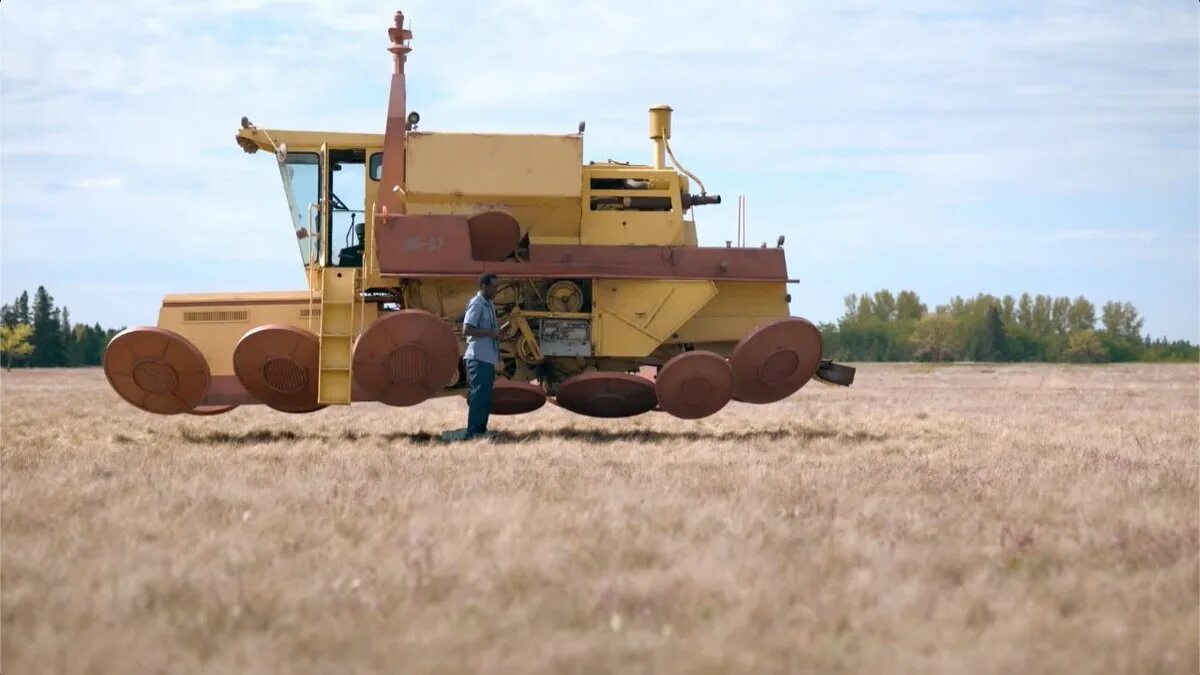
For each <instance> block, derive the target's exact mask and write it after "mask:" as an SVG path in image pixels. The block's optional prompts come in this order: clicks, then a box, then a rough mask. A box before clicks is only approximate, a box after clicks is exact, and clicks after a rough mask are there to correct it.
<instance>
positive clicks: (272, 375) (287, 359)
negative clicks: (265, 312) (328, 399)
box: [233, 325, 321, 413]
mask: <svg viewBox="0 0 1200 675" xmlns="http://www.w3.org/2000/svg"><path fill="white" fill-rule="evenodd" d="M319 354H320V340H319V338H317V336H316V335H314V334H312V333H310V332H308V331H306V330H303V329H301V328H295V327H293V326H282V325H267V326H259V327H257V328H254V329H252V330H250V331H249V332H247V333H246V334H245V335H243V336H242V339H241V340H239V341H238V344H237V347H235V348H234V350H233V371H234V373H235V374H236V376H237V378H238V381H239V382H241V384H242V386H243V387H245V389H246V391H247V392H248V393H249V394H250V395H251V396H253V397H254V398H256V399H258V400H259V401H262V402H263V403H265V404H266V405H268V406H270V407H271V408H274V409H275V410H279V411H282V412H293V413H299V412H311V411H313V410H318V409H319V408H320V407H321V406H318V405H317V372H318V367H319Z"/></svg>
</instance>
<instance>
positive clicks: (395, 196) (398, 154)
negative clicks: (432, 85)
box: [379, 12, 412, 214]
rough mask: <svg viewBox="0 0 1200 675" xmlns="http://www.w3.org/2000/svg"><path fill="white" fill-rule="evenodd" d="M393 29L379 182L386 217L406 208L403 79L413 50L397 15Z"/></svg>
mask: <svg viewBox="0 0 1200 675" xmlns="http://www.w3.org/2000/svg"><path fill="white" fill-rule="evenodd" d="M394 23H395V25H394V26H393V27H392V28H389V29H388V39H389V40H390V42H391V44H390V46H389V47H388V51H389V52H391V53H392V73H393V74H392V87H391V92H390V93H389V95H388V112H387V124H386V125H385V126H384V131H383V167H382V175H381V177H380V182H379V185H380V187H379V205H380V206H381V207H383V209H384V210H385V211H386V212H387V213H392V214H396V213H404V210H405V204H404V198H403V195H402V194H401V192H400V191H399V190H394V189H393V188H396V187H397V186H399V187H400V188H401V189H403V186H404V184H405V176H404V168H405V144H406V142H407V141H406V136H407V134H408V119H407V118H408V103H407V101H406V100H405V99H406V95H407V94H406V88H407V82H406V81H405V77H404V63H405V61H406V60H407V59H408V53H409V52H410V51H412V49H411V48H410V47H409V46H408V41H409V40H411V39H412V31H409V30H406V29H405V28H404V14H403V13H401V12H396V16H395V21H394Z"/></svg>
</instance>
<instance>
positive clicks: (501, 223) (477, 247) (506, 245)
mask: <svg viewBox="0 0 1200 675" xmlns="http://www.w3.org/2000/svg"><path fill="white" fill-rule="evenodd" d="M467 234H468V238H469V239H470V241H471V257H472V258H474V259H475V260H485V261H500V260H504V259H505V258H507V257H509V256H510V255H512V254H513V251H516V250H517V245H518V244H520V243H521V226H520V225H519V224H518V223H517V221H516V219H515V218H513V217H512V216H510V215H508V214H507V213H501V212H500V211H485V212H484V213H480V214H477V215H474V216H471V217H470V218H468V219H467Z"/></svg>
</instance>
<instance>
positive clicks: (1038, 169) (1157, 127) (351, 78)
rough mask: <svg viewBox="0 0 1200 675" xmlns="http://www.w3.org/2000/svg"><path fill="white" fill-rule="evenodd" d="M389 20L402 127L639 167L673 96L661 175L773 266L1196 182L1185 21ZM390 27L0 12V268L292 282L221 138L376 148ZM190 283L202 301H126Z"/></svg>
mask: <svg viewBox="0 0 1200 675" xmlns="http://www.w3.org/2000/svg"><path fill="white" fill-rule="evenodd" d="M404 4H405V5H406V6H405V7H404V9H405V11H406V14H407V15H408V17H409V19H410V20H411V21H412V24H413V29H414V31H415V33H416V37H415V40H414V42H413V47H414V50H415V51H414V52H413V54H412V55H411V56H410V60H409V69H408V70H409V73H410V104H411V105H412V107H414V108H415V109H417V110H419V111H420V112H421V113H422V118H423V122H422V127H423V128H427V129H430V130H438V129H447V130H449V129H455V130H493V131H539V132H540V131H555V130H561V131H570V130H572V129H574V127H575V124H576V122H577V121H578V120H580V119H586V120H587V121H588V135H587V141H586V150H585V151H586V152H587V153H588V155H589V156H590V157H591V158H599V159H604V158H608V157H612V158H617V159H621V158H624V159H644V158H646V157H647V156H648V155H649V147H648V141H647V140H646V139H645V138H644V135H645V134H644V125H645V123H644V118H645V108H646V106H648V105H649V104H652V103H658V102H666V103H670V104H672V105H673V106H674V107H675V109H676V111H677V112H676V118H675V134H674V135H675V138H674V139H673V145H674V146H675V150H676V152H677V154H678V156H679V158H680V159H681V160H682V161H683V162H684V163H685V164H686V165H687V166H688V168H689V169H691V170H693V171H694V172H696V173H697V174H699V175H700V176H701V177H702V178H704V179H705V180H706V182H707V183H709V187H710V189H711V190H713V191H716V192H723V193H725V194H726V195H727V196H730V197H731V196H732V195H733V194H736V192H740V191H744V192H746V193H748V194H749V195H750V198H751V204H752V207H751V208H752V218H753V220H752V222H751V227H752V229H754V230H755V231H757V232H764V233H765V232H769V233H770V236H771V237H772V238H773V237H774V234H776V233H779V232H782V233H785V234H788V235H789V236H788V242H789V251H790V252H791V255H792V258H791V259H792V260H793V266H795V265H796V264H797V262H796V261H798V260H803V257H802V256H803V255H804V254H805V253H806V246H805V245H807V246H808V247H815V248H819V249H821V250H822V251H825V252H827V254H828V255H844V256H846V257H848V258H850V259H856V262H858V263H860V264H861V263H862V261H861V259H860V258H858V257H857V256H858V252H859V251H861V250H867V249H870V247H872V246H875V247H878V246H881V245H882V242H896V243H900V242H920V243H921V244H925V245H928V246H929V247H930V248H929V250H928V254H929V255H930V256H933V257H935V258H936V257H937V256H940V255H941V256H944V255H948V254H952V253H955V252H957V251H955V250H954V249H952V248H951V247H952V246H963V245H973V244H978V243H979V242H982V241H996V240H1004V239H1006V238H1008V239H1012V238H1013V237H1014V236H1015V234H1016V233H1017V232H1018V231H1019V228H1017V227H1016V226H1014V229H1012V230H1000V231H992V230H989V229H985V228H980V227H978V225H977V224H976V223H974V222H972V221H971V220H970V219H964V218H965V217H964V216H961V215H960V214H961V213H963V211H964V205H966V206H969V205H970V204H972V203H975V202H978V201H981V200H987V199H997V198H1006V199H1010V200H1016V201H1021V200H1038V199H1058V198H1080V199H1088V198H1096V199H1102V198H1105V197H1106V196H1109V195H1113V194H1125V193H1139V194H1168V195H1175V197H1176V198H1178V196H1179V195H1181V194H1183V195H1187V194H1189V191H1191V193H1190V194H1193V195H1194V194H1195V184H1196V182H1197V180H1200V174H1198V169H1197V156H1196V151H1197V137H1198V134H1200V126H1198V124H1200V123H1198V122H1197V119H1198V109H1197V99H1198V96H1200V93H1198V90H1200V83H1198V79H1200V75H1198V66H1197V60H1196V49H1197V35H1196V30H1195V28H1196V20H1197V8H1196V6H1195V5H1194V4H1192V5H1189V6H1184V5H1173V4H1170V3H1167V4H1163V3H1136V2H1131V3H1102V2H1099V1H1097V2H1047V3H1041V2H1036V3H1035V2H1030V3H1017V4H1007V5H1004V6H1002V8H999V6H997V5H996V4H995V3H992V2H982V1H979V2H950V1H948V0H946V1H943V0H920V1H919V2H910V3H905V6H904V9H902V10H901V9H897V6H896V5H895V4H894V3H871V2H852V3H797V2H790V1H786V0H774V1H768V2H757V3H743V4H742V5H739V6H736V7H731V6H730V5H729V4H728V3H725V2H717V1H716V0H697V1H694V2H683V1H682V0H679V1H676V2H656V3H643V4H642V5H639V6H638V8H637V11H628V10H627V8H625V7H624V6H623V5H620V3H617V4H614V3H564V2H558V1H554V0H501V1H499V2H492V3H488V4H486V5H481V4H480V3H474V2H461V3H451V2H433V1H432V0H414V1H413V2H411V3H410V2H405V3H404ZM394 9H395V7H394V5H393V3H390V2H389V3H382V2H377V1H372V2H365V3H353V4H352V5H347V4H346V3H333V2H322V1H319V0H312V1H305V0H218V1H210V2H191V3H163V2H160V1H159V0H128V1H127V2H124V3H121V4H120V5H119V6H116V5H112V4H111V3H108V4H106V3H76V2H68V1H66V0H39V1H38V2H36V3H34V2H15V3H14V2H8V3H3V4H0V38H2V39H0V57H2V59H3V63H4V69H3V72H2V75H0V78H2V80H0V105H2V108H3V109H2V114H3V122H4V124H3V127H2V128H0V134H2V139H0V140H2V142H0V146H2V147H0V159H2V161H3V164H4V169H5V170H4V172H3V175H2V177H0V209H2V215H3V218H2V227H3V238H4V247H3V255H4V260H5V261H6V262H7V261H10V260H15V259H18V258H28V257H30V256H32V255H33V254H34V252H37V251H46V250H56V251H57V253H56V255H58V256H59V257H60V258H62V259H64V260H72V261H76V262H82V261H86V260H88V259H89V258H94V257H116V256H120V257H121V258H122V259H124V260H126V261H127V262H128V263H129V264H137V263H138V261H146V260H152V261H163V260H190V259H194V258H195V256H197V255H201V254H202V255H203V256H204V257H205V260H206V262H207V265H206V267H207V269H209V270H212V269H218V268H220V267H221V266H222V265H225V266H226V267H228V268H229V270H231V272H230V274H234V275H236V274H238V273H240V272H239V270H242V269H245V268H244V267H243V266H244V265H247V264H261V265H278V266H279V267H278V269H279V270H281V273H280V276H281V278H286V279H287V280H288V281H287V283H294V282H295V281H296V279H294V278H293V275H292V273H293V272H294V270H293V269H292V268H291V267H290V266H291V265H292V264H293V257H294V255H295V254H294V242H293V241H292V240H291V239H290V238H289V237H290V232H289V230H288V229H287V223H286V214H285V211H284V204H283V199H282V197H281V195H280V194H279V186H278V179H277V176H276V175H275V174H274V171H273V167H271V166H270V165H269V160H266V159H264V158H263V157H262V156H261V155H258V156H254V157H246V156H245V155H243V154H242V153H241V151H240V150H239V149H237V147H236V146H235V145H234V143H233V133H234V130H235V128H236V124H237V121H238V119H239V118H240V116H241V115H243V114H245V115H248V116H249V117H250V118H251V119H252V120H254V121H255V122H256V123H258V124H260V125H262V126H267V127H285V128H325V129H331V130H364V131H381V130H382V128H383V123H384V113H385V106H386V97H387V90H386V88H387V82H388V75H389V73H390V68H391V66H390V60H389V56H388V54H387V52H386V51H385V49H386V46H387V43H386V32H385V31H386V28H387V26H388V24H389V23H390V20H391V14H392V12H393V10H394ZM63 36H70V37H69V38H66V39H64V37H63ZM749 175H752V176H755V177H763V176H765V177H767V178H768V180H769V183H770V184H769V185H756V184H754V183H752V182H749V179H743V178H742V176H749ZM824 176H838V177H842V178H843V179H845V180H847V181H850V182H851V183H852V184H853V187H852V188H851V189H848V191H846V192H838V193H837V194H836V195H835V196H829V197H824V198H822V197H821V195H819V194H817V195H814V194H812V193H811V191H810V192H806V193H805V194H806V197H807V199H806V201H805V202H802V203H799V202H797V200H796V198H795V196H794V195H792V194H790V192H791V191H790V190H789V189H788V187H787V186H788V185H797V184H799V183H801V182H804V181H814V180H822V177H824ZM873 181H874V182H873ZM77 190H86V194H87V197H86V199H77V198H75V196H76V192H75V191H77ZM729 201H730V202H732V201H733V200H732V199H730V200H729ZM1193 202H1194V197H1193ZM732 214H733V208H732V206H730V205H723V206H722V207H718V208H713V209H710V210H706V211H702V212H700V213H699V214H698V215H699V219H700V221H701V232H702V233H703V234H705V236H709V237H710V239H711V240H712V241H721V240H723V239H724V238H726V236H725V234H724V232H725V231H726V230H728V229H732V222H733V215H732ZM1146 217H1147V218H1149V219H1151V220H1153V218H1154V216H1153V215H1148V216H1146ZM1046 220H1047V221H1057V222H1070V221H1069V219H1067V220H1064V218H1062V217H1059V216H1058V215H1056V214H1048V215H1047V217H1046ZM726 224H728V225H729V227H726ZM1154 227H1155V223H1154V222H1130V223H1126V224H1123V225H1122V226H1120V227H1114V228H1108V227H1104V228H1101V227H1093V226H1092V225H1091V224H1089V223H1086V222H1085V223H1080V224H1079V225H1078V226H1076V225H1072V226H1070V229H1064V230H1063V232H1066V233H1067V234H1063V233H1061V232H1060V234H1059V235H1058V236H1060V237H1062V238H1064V240H1065V239H1071V240H1072V241H1074V242H1076V243H1079V244H1080V245H1086V244H1094V243H1104V242H1106V241H1111V240H1112V239H1113V238H1114V237H1118V235H1116V234H1106V233H1109V232H1110V231H1111V232H1114V233H1115V232H1138V231H1143V230H1146V231H1150V232H1153V231H1155V230H1154ZM1072 232H1074V233H1075V234H1070V233H1072ZM1083 232H1092V233H1093V234H1092V235H1089V236H1083V235H1080V234H1079V233H1083ZM64 237H66V239H67V240H68V241H71V242H73V243H74V245H73V246H70V247H67V250H61V249H62V247H61V242H62V241H63V239H64ZM1106 237H1107V239H1106ZM1169 240H1170V237H1166V236H1164V237H1162V238H1161V239H1152V240H1149V241H1146V242H1142V244H1144V245H1146V246H1150V245H1152V244H1153V245H1161V246H1164V247H1165V246H1169V244H1168V243H1166V242H1168V241H1169ZM856 247H861V248H856ZM1013 255H1020V252H1013ZM1147 255H1150V254H1149V253H1148V254H1147ZM239 261H241V262H239ZM866 264H867V265H868V266H870V262H869V261H868V262H867V263H866ZM1081 273H1082V268H1081ZM6 281H9V282H11V283H20V284H24V283H29V282H28V281H27V280H25V279H18V280H12V279H9V278H7V277H6ZM40 281H41V280H34V281H33V283H38V282H40ZM184 281H186V283H187V284H188V285H195V286H198V287H202V285H203V284H205V283H208V280H206V279H186V280H181V279H179V278H176V277H171V276H163V277H158V278H153V279H149V278H148V279H146V284H147V286H150V287H154V286H161V287H162V290H163V292H166V291H170V290H176V289H177V286H176V284H179V283H183V282H184ZM964 283H965V284H966V285H968V286H969V285H971V284H970V282H969V281H967V282H964ZM178 290H183V289H178ZM970 290H972V289H970V288H967V289H965V290H963V292H968V291H970ZM1033 290H1036V289H1033ZM1084 290H1086V289H1084ZM68 300H69V299H68ZM836 303H837V300H836V298H835V299H834V304H835V305H836ZM79 311H80V310H79V309H78V308H77V309H76V312H77V313H78V312H79ZM81 318H82V317H81ZM96 318H99V319H104V316H103V315H98V316H97V317H96ZM824 318H828V317H824Z"/></svg>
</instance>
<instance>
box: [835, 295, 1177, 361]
mask: <svg viewBox="0 0 1200 675" xmlns="http://www.w3.org/2000/svg"><path fill="white" fill-rule="evenodd" d="M1142 323H1143V322H1142V319H1141V317H1139V316H1138V312H1137V309H1136V308H1135V307H1134V306H1133V305H1132V304H1130V303H1128V302H1106V303H1104V306H1103V307H1101V308H1100V309H1099V311H1097V308H1096V305H1094V304H1092V302H1091V301H1089V300H1088V299H1087V298H1085V297H1083V296H1079V297H1078V298H1075V299H1074V300H1072V299H1071V298H1067V297H1058V298H1053V297H1050V296H1048V295H1036V296H1030V295H1029V294H1028V293H1025V294H1023V295H1021V297H1020V298H1014V297H1013V296H1011V295H1006V296H1004V297H996V296H993V295H988V294H985V293H980V294H979V295H976V296H975V297H974V298H962V297H957V296H956V297H954V298H953V299H951V300H950V302H949V303H947V304H945V305H938V306H936V307H935V308H934V310H933V311H932V312H931V311H929V309H928V308H927V307H926V305H925V304H924V303H922V302H921V299H920V298H919V297H918V296H917V294H916V293H914V292H912V291H900V293H898V294H896V295H893V294H892V293H891V292H890V291H887V290H883V291H877V292H876V293H873V294H867V293H864V294H862V295H849V296H847V297H846V312H845V314H843V315H842V317H841V319H839V320H838V321H837V322H836V323H828V324H822V325H821V333H822V336H823V337H824V340H825V356H826V357H828V358H832V359H843V360H847V361H913V360H918V361H1062V362H1073V363H1104V362H1110V361H1118V362H1119V361H1198V360H1200V347H1198V346H1197V345H1193V344H1191V343H1190V342H1187V341H1184V340H1175V341H1168V340H1167V339H1166V338H1159V339H1151V337H1150V336H1149V335H1142Z"/></svg>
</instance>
